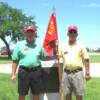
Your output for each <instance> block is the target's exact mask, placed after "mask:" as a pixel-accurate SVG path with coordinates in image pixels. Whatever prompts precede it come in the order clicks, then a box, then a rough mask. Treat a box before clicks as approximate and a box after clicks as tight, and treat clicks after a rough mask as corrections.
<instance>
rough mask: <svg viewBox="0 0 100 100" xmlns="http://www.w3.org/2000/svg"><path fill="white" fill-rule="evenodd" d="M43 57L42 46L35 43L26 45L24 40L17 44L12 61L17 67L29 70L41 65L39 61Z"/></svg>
mask: <svg viewBox="0 0 100 100" xmlns="http://www.w3.org/2000/svg"><path fill="white" fill-rule="evenodd" d="M43 56H44V52H43V49H42V46H41V45H39V44H37V43H32V44H30V43H28V42H27V41H26V40H23V41H21V42H18V43H17V44H16V47H15V49H14V52H13V54H12V60H13V61H18V62H19V65H23V66H25V67H28V68H31V67H36V66H39V65H41V62H40V59H41V58H42V57H43Z"/></svg>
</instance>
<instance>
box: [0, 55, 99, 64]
mask: <svg viewBox="0 0 100 100" xmlns="http://www.w3.org/2000/svg"><path fill="white" fill-rule="evenodd" d="M11 62H12V61H11V59H10V58H7V57H4V56H0V64H8V63H11ZM90 62H91V63H100V55H90Z"/></svg>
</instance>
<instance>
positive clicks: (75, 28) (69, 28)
mask: <svg viewBox="0 0 100 100" xmlns="http://www.w3.org/2000/svg"><path fill="white" fill-rule="evenodd" d="M71 30H74V31H76V32H77V31H78V28H77V27H76V26H69V27H68V31H71Z"/></svg>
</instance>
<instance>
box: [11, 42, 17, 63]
mask: <svg viewBox="0 0 100 100" xmlns="http://www.w3.org/2000/svg"><path fill="white" fill-rule="evenodd" d="M12 60H13V61H14V60H19V44H18V43H17V44H16V46H15V49H14V51H13V54H12Z"/></svg>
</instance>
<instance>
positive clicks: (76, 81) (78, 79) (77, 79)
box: [73, 71, 84, 100]
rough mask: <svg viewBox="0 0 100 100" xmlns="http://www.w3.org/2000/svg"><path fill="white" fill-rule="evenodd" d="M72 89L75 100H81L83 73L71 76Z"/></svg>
mask: <svg viewBox="0 0 100 100" xmlns="http://www.w3.org/2000/svg"><path fill="white" fill-rule="evenodd" d="M73 76H74V77H73V87H74V92H75V95H76V100H83V99H82V96H83V95H84V76H83V71H79V72H77V73H75V74H74V75H73Z"/></svg>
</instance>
